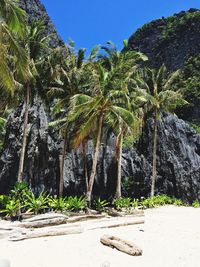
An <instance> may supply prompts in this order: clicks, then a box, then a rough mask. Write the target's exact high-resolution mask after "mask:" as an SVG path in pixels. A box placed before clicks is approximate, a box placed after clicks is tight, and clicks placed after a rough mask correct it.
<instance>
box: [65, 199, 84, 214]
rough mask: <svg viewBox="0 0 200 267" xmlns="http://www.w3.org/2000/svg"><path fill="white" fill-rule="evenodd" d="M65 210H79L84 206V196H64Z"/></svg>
mask: <svg viewBox="0 0 200 267" xmlns="http://www.w3.org/2000/svg"><path fill="white" fill-rule="evenodd" d="M65 207H66V210H69V211H74V212H79V211H82V210H84V209H85V208H86V200H85V198H84V197H77V196H75V197H68V198H66V206H65Z"/></svg>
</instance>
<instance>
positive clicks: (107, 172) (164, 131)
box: [65, 115, 200, 202]
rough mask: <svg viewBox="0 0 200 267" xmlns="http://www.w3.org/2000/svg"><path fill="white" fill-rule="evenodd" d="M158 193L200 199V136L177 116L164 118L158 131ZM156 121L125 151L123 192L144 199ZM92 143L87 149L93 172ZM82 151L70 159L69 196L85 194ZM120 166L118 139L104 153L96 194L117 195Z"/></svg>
mask: <svg viewBox="0 0 200 267" xmlns="http://www.w3.org/2000/svg"><path fill="white" fill-rule="evenodd" d="M158 133H159V134H158V151H157V171H158V172H157V182H156V193H164V194H168V195H171V196H175V197H178V198H182V199H184V200H186V201H189V202H191V201H193V200H195V199H199V200H200V135H197V134H196V133H195V131H194V130H192V129H191V128H190V127H189V126H188V124H186V123H185V122H184V121H183V120H179V119H178V118H177V117H176V116H172V115H169V116H163V118H162V121H160V122H159V128H158ZM151 140H152V120H149V121H148V123H147V126H146V127H145V130H144V132H143V135H142V136H141V138H140V141H139V143H138V144H137V146H136V148H134V149H130V150H129V151H128V150H124V151H123V161H122V166H123V167H122V168H123V169H122V170H123V193H124V195H127V196H132V197H140V196H147V195H149V193H150V184H151V171H152V142H151ZM92 154H93V146H92V143H91V142H89V144H88V148H87V159H88V171H90V169H91V158H92ZM81 159H82V154H81V151H80V150H78V151H77V152H73V153H71V154H68V155H67V156H66V161H65V187H66V190H67V192H68V193H72V192H73V193H75V194H77V193H83V192H84V187H85V179H84V176H83V162H82V160H81ZM115 177H116V164H115V160H114V138H111V139H110V140H109V141H108V143H107V145H103V144H102V147H101V150H100V157H99V162H98V167H97V176H96V180H95V187H94V192H95V193H96V194H97V195H101V196H103V197H105V196H106V197H110V196H111V195H113V194H114V189H115Z"/></svg>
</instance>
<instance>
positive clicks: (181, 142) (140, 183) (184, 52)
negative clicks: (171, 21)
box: [0, 0, 200, 201]
mask: <svg viewBox="0 0 200 267" xmlns="http://www.w3.org/2000/svg"><path fill="white" fill-rule="evenodd" d="M21 3H22V4H23V8H24V9H25V10H27V12H28V14H29V15H30V19H29V20H30V21H31V20H32V19H33V18H35V17H37V18H42V17H43V18H46V23H47V32H49V33H51V32H55V29H54V27H53V25H52V23H51V21H50V20H49V17H48V15H47V14H46V12H45V9H44V7H43V5H42V4H41V3H40V1H38V0H26V1H25V0H21ZM195 12H196V13H198V12H199V11H196V10H190V12H189V13H190V14H192V13H195ZM199 13H200V12H199ZM185 15H186V13H184V12H183V13H181V14H178V15H177V16H178V17H179V18H182V17H184V16H185ZM166 23H167V21H166V19H162V20H159V21H155V22H153V23H152V25H151V27H145V28H143V30H140V31H139V32H138V33H137V34H136V35H135V36H133V37H131V38H130V40H129V48H130V49H135V48H137V49H139V50H140V51H142V52H144V53H147V55H148V56H149V58H150V63H152V64H153V59H154V60H155V55H156V53H157V52H160V53H161V54H160V55H161V61H162V62H163V61H164V62H165V63H166V64H167V65H168V66H169V68H171V69H175V68H177V67H180V66H182V65H181V64H182V63H183V59H184V60H185V58H186V57H187V56H188V55H190V54H191V53H193V52H195V53H196V52H198V51H200V50H198V49H199V48H200V34H199V32H200V31H199V27H200V23H199V18H198V16H197V17H196V20H195V25H196V26H195V25H193V24H191V25H190V26H191V27H189V28H186V29H184V34H181V35H177V38H175V39H174V40H175V41H176V42H177V44H176V45H177V47H178V50H177V48H176V46H175V47H171V45H173V44H174V43H173V44H170V43H169V42H166V43H162V46H159V45H160V41H159V40H160V39H159V38H160V33H161V29H163V27H165V26H166ZM194 37H195V38H196V39H195V41H194V40H193V39H194ZM175 41H174V42H175ZM58 43H59V38H58V39H57V42H56V43H55V44H53V45H57V44H58ZM161 48H162V49H161ZM161 50H162V51H161ZM163 51H165V53H164V52H163ZM162 53H164V54H162ZM158 55H159V53H158ZM161 61H157V62H158V63H159V62H160V63H162V62H161ZM23 114H24V107H23V105H20V106H19V107H18V108H17V109H16V110H15V111H14V112H13V113H12V114H11V115H10V117H9V120H8V124H7V133H6V137H5V143H4V147H3V150H2V152H1V154H0V193H7V192H8V191H9V189H10V188H11V187H13V185H14V183H15V182H16V177H17V171H18V163H19V153H20V148H21V141H22V128H23ZM28 132H29V135H28V144H27V149H26V160H25V169H24V174H25V175H24V179H25V180H27V181H28V182H29V184H30V185H31V187H32V188H33V189H34V191H35V192H39V191H41V190H47V191H48V192H52V193H57V189H58V183H59V181H58V180H59V155H60V154H61V152H62V143H60V141H59V140H58V138H56V137H52V135H50V132H49V129H48V120H47V115H46V113H45V110H44V106H43V103H42V101H41V99H40V98H38V97H36V98H35V99H34V102H33V105H32V106H31V108H30V111H29V131H28ZM158 133H159V138H158V180H157V183H156V190H157V192H159V193H166V194H170V195H172V196H176V197H180V198H183V199H184V200H188V201H192V200H195V199H198V200H200V168H199V167H200V135H197V134H196V133H195V131H194V130H192V129H191V128H190V127H189V126H188V124H186V123H185V122H184V121H182V120H179V119H178V118H177V117H175V116H172V115H170V116H166V115H165V116H164V117H163V118H162V121H161V122H160V123H159V129H158ZM151 140H152V121H151V120H149V122H148V124H147V126H146V127H145V129H144V132H143V135H142V136H141V138H140V141H139V142H138V144H137V145H136V147H135V149H133V148H130V150H127V149H126V150H124V151H123V160H122V165H123V166H122V174H123V193H124V194H125V195H131V196H134V197H138V196H141V195H143V196H147V195H148V194H149V192H150V179H151V162H152V141H151ZM114 147H115V138H114V137H111V138H110V139H109V140H106V141H104V142H103V143H102V145H101V149H100V156H99V161H98V165H97V176H96V179H95V184H94V193H95V195H101V196H103V197H105V196H107V197H110V196H112V195H113V194H114V190H115V177H116V163H115V150H114ZM93 151H94V147H93V144H92V142H91V141H89V142H88V144H87V168H88V172H90V170H91V165H92V155H93ZM64 171H65V174H64V180H65V181H64V186H65V194H82V193H83V192H84V191H85V177H84V168H83V155H82V151H81V148H80V149H78V150H77V151H72V152H68V153H66V158H65V169H64Z"/></svg>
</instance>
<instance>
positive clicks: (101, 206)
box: [94, 197, 109, 213]
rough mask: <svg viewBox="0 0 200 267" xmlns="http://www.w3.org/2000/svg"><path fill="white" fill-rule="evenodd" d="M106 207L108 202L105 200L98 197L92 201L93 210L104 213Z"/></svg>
mask: <svg viewBox="0 0 200 267" xmlns="http://www.w3.org/2000/svg"><path fill="white" fill-rule="evenodd" d="M108 205H109V202H108V201H107V200H102V199H101V198H100V197H99V198H96V199H95V200H94V208H95V210H97V211H98V212H100V213H101V212H103V211H105V210H106V207H108Z"/></svg>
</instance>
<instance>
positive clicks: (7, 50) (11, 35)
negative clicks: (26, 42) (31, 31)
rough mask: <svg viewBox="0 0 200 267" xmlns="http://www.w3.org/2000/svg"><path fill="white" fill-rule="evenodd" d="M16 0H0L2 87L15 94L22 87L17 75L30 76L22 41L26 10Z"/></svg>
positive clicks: (26, 77) (0, 79)
mask: <svg viewBox="0 0 200 267" xmlns="http://www.w3.org/2000/svg"><path fill="white" fill-rule="evenodd" d="M16 3H17V2H16V1H11V0H0V61H1V64H0V88H1V89H3V88H4V89H7V90H8V91H9V93H11V94H13V93H14V90H15V89H16V88H18V87H20V84H19V83H18V82H17V81H16V76H19V75H20V76H21V77H23V79H24V80H26V79H28V78H29V76H30V73H29V68H28V59H27V55H26V52H25V50H24V47H22V46H21V45H20V42H21V40H22V38H23V35H24V28H25V26H24V25H25V24H26V23H25V20H26V16H25V12H24V11H23V10H22V9H20V8H19V7H18V6H17V4H16Z"/></svg>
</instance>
